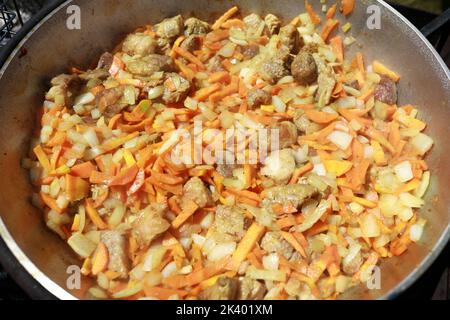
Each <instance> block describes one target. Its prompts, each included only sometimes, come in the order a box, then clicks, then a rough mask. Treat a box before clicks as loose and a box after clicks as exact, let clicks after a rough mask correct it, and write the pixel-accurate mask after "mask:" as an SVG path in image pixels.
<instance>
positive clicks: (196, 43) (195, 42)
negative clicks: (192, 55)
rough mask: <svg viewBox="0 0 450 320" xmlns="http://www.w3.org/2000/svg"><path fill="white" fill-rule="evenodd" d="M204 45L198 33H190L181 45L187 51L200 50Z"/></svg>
mask: <svg viewBox="0 0 450 320" xmlns="http://www.w3.org/2000/svg"><path fill="white" fill-rule="evenodd" d="M201 45H202V41H201V38H200V37H199V36H197V35H190V36H188V37H187V38H186V39H184V40H183V42H182V43H181V45H180V47H181V48H183V49H184V50H186V51H189V52H194V51H196V50H199V49H200V47H201Z"/></svg>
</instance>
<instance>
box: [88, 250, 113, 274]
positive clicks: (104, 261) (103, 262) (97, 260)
mask: <svg viewBox="0 0 450 320" xmlns="http://www.w3.org/2000/svg"><path fill="white" fill-rule="evenodd" d="M108 261H109V255H108V249H107V248H106V246H105V244H104V243H103V242H99V244H98V246H97V251H96V252H95V256H94V260H93V262H92V269H91V272H92V274H93V275H94V276H96V275H98V274H99V273H100V272H102V271H103V270H105V269H106V267H107V266H108Z"/></svg>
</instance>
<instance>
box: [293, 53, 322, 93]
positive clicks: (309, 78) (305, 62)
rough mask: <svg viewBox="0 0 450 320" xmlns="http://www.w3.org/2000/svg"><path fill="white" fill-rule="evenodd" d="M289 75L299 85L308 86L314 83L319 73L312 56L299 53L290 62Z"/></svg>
mask: <svg viewBox="0 0 450 320" xmlns="http://www.w3.org/2000/svg"><path fill="white" fill-rule="evenodd" d="M291 73H292V76H293V77H294V79H295V80H296V81H297V82H298V83H299V84H301V85H308V84H312V83H313V82H315V81H316V80H317V77H318V76H319V73H318V71H317V65H316V61H315V60H314V57H313V56H312V54H310V53H308V52H304V51H300V53H299V54H298V55H297V56H296V57H295V58H294V61H293V62H292V65H291Z"/></svg>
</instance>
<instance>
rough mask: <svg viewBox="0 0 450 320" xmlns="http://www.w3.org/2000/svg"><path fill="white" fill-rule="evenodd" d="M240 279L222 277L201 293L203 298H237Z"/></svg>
mask: <svg viewBox="0 0 450 320" xmlns="http://www.w3.org/2000/svg"><path fill="white" fill-rule="evenodd" d="M238 290H239V280H238V279H236V278H228V277H220V278H219V279H217V281H216V283H215V284H214V285H212V286H210V287H207V288H206V289H205V290H203V291H202V292H201V293H200V299H201V300H235V299H236V298H237V296H238Z"/></svg>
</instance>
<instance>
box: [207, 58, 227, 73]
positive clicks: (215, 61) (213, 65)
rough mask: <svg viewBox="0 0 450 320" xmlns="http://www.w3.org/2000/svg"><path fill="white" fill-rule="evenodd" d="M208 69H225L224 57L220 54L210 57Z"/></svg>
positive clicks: (216, 70) (214, 70) (211, 70)
mask: <svg viewBox="0 0 450 320" xmlns="http://www.w3.org/2000/svg"><path fill="white" fill-rule="evenodd" d="M207 69H208V71H209V72H218V71H224V70H225V69H224V68H223V65H222V59H221V58H220V57H219V56H214V57H212V58H211V59H209V61H208V66H207Z"/></svg>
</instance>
